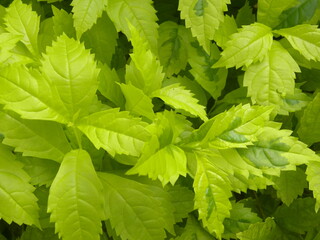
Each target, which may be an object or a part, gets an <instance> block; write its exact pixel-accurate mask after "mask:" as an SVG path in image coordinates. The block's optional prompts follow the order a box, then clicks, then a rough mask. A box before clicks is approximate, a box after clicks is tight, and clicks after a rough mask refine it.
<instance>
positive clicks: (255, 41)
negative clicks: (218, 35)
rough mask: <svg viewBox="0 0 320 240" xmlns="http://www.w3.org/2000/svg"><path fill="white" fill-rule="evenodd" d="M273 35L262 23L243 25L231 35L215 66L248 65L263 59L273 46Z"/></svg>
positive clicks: (237, 66)
mask: <svg viewBox="0 0 320 240" xmlns="http://www.w3.org/2000/svg"><path fill="white" fill-rule="evenodd" d="M272 37H273V36H272V33H271V29H270V28H269V27H267V26H266V25H263V24H261V23H253V24H251V25H246V26H243V27H242V28H241V29H240V30H239V32H237V33H234V34H232V35H231V36H230V40H229V41H228V42H227V43H226V48H225V49H224V51H223V52H222V53H221V58H220V59H219V61H218V62H216V63H215V64H214V65H213V67H214V68H218V67H226V68H230V67H234V66H235V67H236V68H239V67H242V66H247V67H248V66H249V65H250V64H252V63H255V62H260V61H262V60H263V58H264V57H265V56H266V55H267V54H268V51H269V50H270V48H271V45H272Z"/></svg>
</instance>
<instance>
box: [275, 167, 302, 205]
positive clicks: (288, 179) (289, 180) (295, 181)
mask: <svg viewBox="0 0 320 240" xmlns="http://www.w3.org/2000/svg"><path fill="white" fill-rule="evenodd" d="M273 181H274V183H275V185H274V187H275V189H277V196H278V198H280V199H281V201H282V202H284V203H285V204H286V205H287V206H289V205H290V204H291V203H292V202H293V200H294V199H296V198H297V197H298V196H301V195H302V193H303V191H304V188H307V186H308V184H307V181H306V174H305V173H304V172H303V171H302V170H301V169H300V168H297V170H296V171H281V173H280V176H279V177H275V179H273Z"/></svg>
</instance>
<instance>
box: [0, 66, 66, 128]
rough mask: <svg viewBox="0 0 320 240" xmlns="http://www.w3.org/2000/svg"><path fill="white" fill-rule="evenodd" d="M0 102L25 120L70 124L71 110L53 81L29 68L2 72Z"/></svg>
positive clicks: (15, 68) (23, 67)
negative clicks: (68, 109)
mask: <svg viewBox="0 0 320 240" xmlns="http://www.w3.org/2000/svg"><path fill="white" fill-rule="evenodd" d="M0 84H1V88H0V96H1V97H0V102H1V103H2V104H4V105H5V107H4V108H5V109H10V110H12V111H15V112H17V113H18V114H20V115H21V117H23V118H28V119H42V120H53V121H57V122H61V123H67V122H68V121H69V119H68V118H67V116H66V115H67V110H66V108H65V106H64V105H63V103H62V102H61V100H60V98H59V95H58V93H57V90H56V88H55V87H54V86H52V84H51V82H50V80H49V79H47V78H45V77H43V76H41V74H40V73H39V72H37V71H29V70H28V69H27V68H26V67H25V66H19V65H11V66H8V67H6V68H2V69H1V72H0Z"/></svg>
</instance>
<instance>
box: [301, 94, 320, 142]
mask: <svg viewBox="0 0 320 240" xmlns="http://www.w3.org/2000/svg"><path fill="white" fill-rule="evenodd" d="M299 123H300V125H299V128H298V135H299V137H300V138H301V140H302V141H304V142H305V143H307V144H309V145H311V144H312V143H315V142H320V92H318V93H317V94H316V95H315V97H314V99H313V100H312V101H311V102H310V103H309V104H308V106H307V107H306V109H305V110H304V112H303V115H302V117H301V119H300V122H299Z"/></svg>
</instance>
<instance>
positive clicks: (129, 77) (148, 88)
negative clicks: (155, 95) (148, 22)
mask: <svg viewBox="0 0 320 240" xmlns="http://www.w3.org/2000/svg"><path fill="white" fill-rule="evenodd" d="M129 28H130V31H131V39H130V40H131V43H132V45H133V53H132V54H130V57H131V60H132V62H131V63H130V65H129V66H127V68H126V81H127V83H132V84H133V85H134V86H135V87H137V88H140V89H141V90H143V91H144V92H145V93H146V94H147V95H150V94H151V93H152V92H153V91H155V90H157V89H159V88H160V87H161V84H162V80H163V79H164V73H163V72H162V66H161V65H160V61H159V60H158V59H157V58H156V56H155V55H154V54H153V53H152V52H151V51H150V50H149V48H148V46H147V44H146V41H145V39H143V38H142V37H141V36H140V34H139V32H138V30H137V28H135V27H134V26H133V25H131V24H129Z"/></svg>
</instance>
